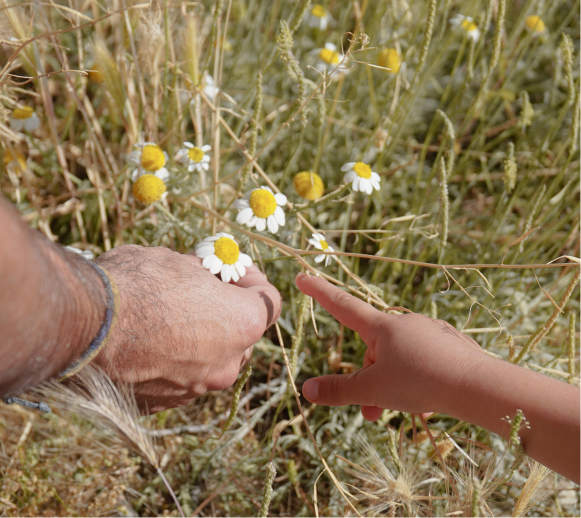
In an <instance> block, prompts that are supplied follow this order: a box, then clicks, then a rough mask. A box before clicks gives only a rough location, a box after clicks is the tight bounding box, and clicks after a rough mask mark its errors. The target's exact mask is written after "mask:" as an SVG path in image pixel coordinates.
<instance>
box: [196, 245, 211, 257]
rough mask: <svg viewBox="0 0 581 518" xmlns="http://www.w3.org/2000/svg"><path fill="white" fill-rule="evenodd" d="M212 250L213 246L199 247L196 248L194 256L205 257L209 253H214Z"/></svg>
mask: <svg viewBox="0 0 581 518" xmlns="http://www.w3.org/2000/svg"><path fill="white" fill-rule="evenodd" d="M214 251H215V250H214V247H204V248H200V249H198V250H196V257H199V258H200V259H205V258H206V257H208V256H209V255H212V254H213V253H214Z"/></svg>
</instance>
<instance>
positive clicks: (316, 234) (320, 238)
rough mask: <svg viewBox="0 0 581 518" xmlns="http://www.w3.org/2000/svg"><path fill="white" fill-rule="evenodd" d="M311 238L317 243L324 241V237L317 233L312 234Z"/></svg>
mask: <svg viewBox="0 0 581 518" xmlns="http://www.w3.org/2000/svg"><path fill="white" fill-rule="evenodd" d="M313 237H314V238H315V239H318V240H319V241H324V240H325V236H324V235H323V234H319V233H318V232H315V233H314V234H313Z"/></svg>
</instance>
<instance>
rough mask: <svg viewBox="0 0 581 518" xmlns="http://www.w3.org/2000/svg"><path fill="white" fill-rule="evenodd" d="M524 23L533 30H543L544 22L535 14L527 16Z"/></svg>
mask: <svg viewBox="0 0 581 518" xmlns="http://www.w3.org/2000/svg"><path fill="white" fill-rule="evenodd" d="M525 24H526V26H527V27H528V28H529V29H530V30H531V31H533V32H543V31H544V30H545V22H543V20H542V19H541V17H540V16H537V15H536V14H533V15H531V16H527V18H526V20H525Z"/></svg>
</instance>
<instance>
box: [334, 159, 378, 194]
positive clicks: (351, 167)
mask: <svg viewBox="0 0 581 518" xmlns="http://www.w3.org/2000/svg"><path fill="white" fill-rule="evenodd" d="M341 171H343V172H344V173H345V176H344V177H343V181H344V182H345V183H350V184H351V188H352V189H353V190H354V191H355V192H357V191H361V192H364V193H366V194H371V193H372V192H373V189H377V190H378V191H379V189H380V186H379V182H380V180H381V177H380V176H379V175H378V174H377V173H376V172H374V171H372V170H371V167H369V165H367V164H366V163H365V162H348V163H346V164H345V165H344V166H343V167H342V168H341Z"/></svg>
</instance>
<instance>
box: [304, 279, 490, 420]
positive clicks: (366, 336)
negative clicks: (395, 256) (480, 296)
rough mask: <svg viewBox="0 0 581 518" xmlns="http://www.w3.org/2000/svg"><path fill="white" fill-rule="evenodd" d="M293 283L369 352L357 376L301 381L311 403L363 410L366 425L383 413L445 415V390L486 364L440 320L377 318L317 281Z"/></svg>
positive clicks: (477, 349) (417, 316)
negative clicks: (399, 412) (354, 335)
mask: <svg viewBox="0 0 581 518" xmlns="http://www.w3.org/2000/svg"><path fill="white" fill-rule="evenodd" d="M296 283H297V286H298V287H299V289H300V290H301V291H302V292H303V293H305V294H306V295H308V296H310V297H313V298H314V299H316V300H317V301H318V302H319V303H320V304H321V306H323V307H324V308H325V309H326V310H327V311H328V312H329V313H331V315H333V316H334V317H335V318H337V320H339V322H341V323H342V324H344V325H345V326H347V327H349V328H351V329H353V330H354V331H356V332H357V333H359V335H360V336H361V338H362V339H363V341H364V342H365V343H366V344H367V347H368V349H367V351H366V352H365V359H364V362H363V368H362V369H361V370H359V371H357V372H356V373H354V374H350V375H347V374H344V375H330V376H321V377H318V378H313V379H311V380H308V381H307V382H305V384H304V385H303V395H304V396H305V398H307V399H308V400H309V401H311V402H313V403H319V404H322V405H330V406H341V405H350V404H356V405H362V409H361V411H362V413H363V416H364V417H365V418H366V419H367V420H369V421H375V420H377V419H379V418H380V417H381V413H382V410H383V409H384V408H389V409H392V410H400V411H403V412H414V413H425V412H433V411H438V412H446V409H447V407H446V402H447V400H448V397H447V396H448V395H449V391H450V390H451V389H452V388H454V390H458V389H459V388H460V389H461V387H462V384H463V380H465V378H466V377H467V376H470V375H471V373H472V372H474V369H475V367H476V366H477V364H479V363H481V362H483V361H484V362H486V361H487V360H488V359H489V358H488V356H487V355H486V354H485V353H484V352H483V351H482V350H481V348H480V346H479V345H478V344H477V343H476V342H475V341H474V340H472V339H471V338H469V337H467V336H465V335H463V334H462V333H460V332H459V331H458V330H457V329H455V328H454V327H453V326H452V325H450V324H449V323H448V322H444V321H443V320H433V319H431V318H427V317H425V316H423V315H420V314H415V313H414V314H404V315H389V314H386V313H382V312H381V311H378V310H376V309H374V308H373V307H372V306H371V305H369V304H366V303H365V302H363V301H361V300H359V299H357V298H355V297H353V296H351V295H349V294H348V293H346V292H345V291H343V290H341V289H339V288H336V287H335V286H333V285H332V284H330V283H329V282H327V281H325V280H323V279H322V278H320V277H309V276H307V275H305V274H302V273H301V274H299V275H298V276H297V278H296Z"/></svg>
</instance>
